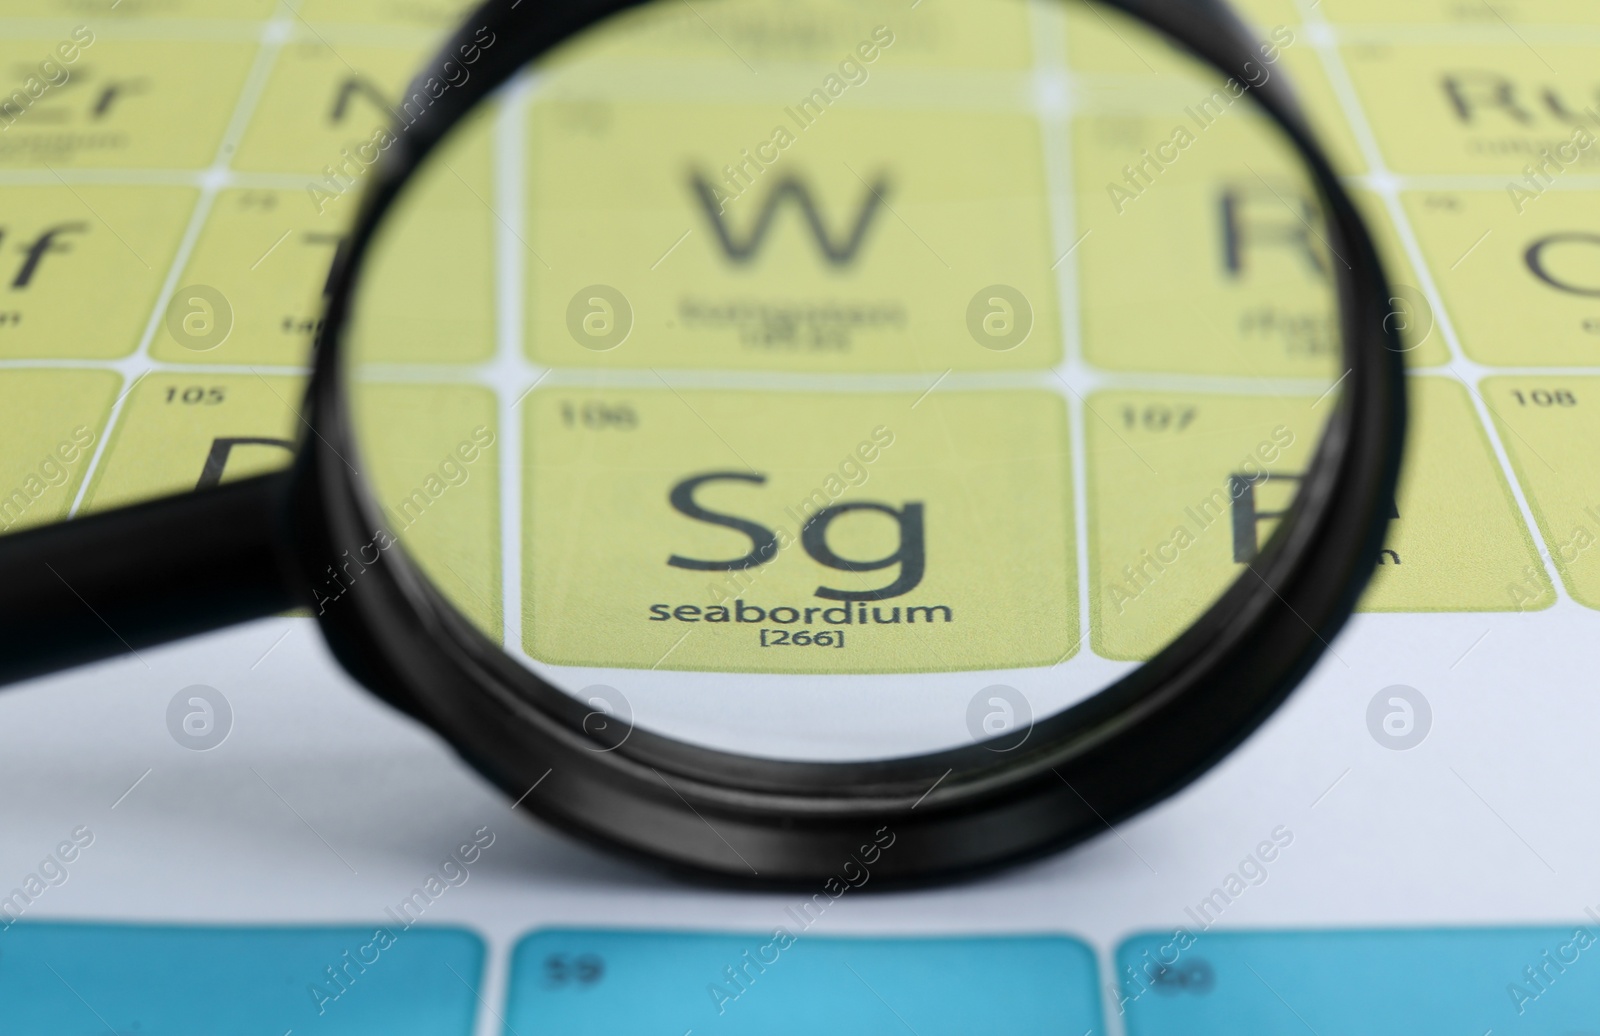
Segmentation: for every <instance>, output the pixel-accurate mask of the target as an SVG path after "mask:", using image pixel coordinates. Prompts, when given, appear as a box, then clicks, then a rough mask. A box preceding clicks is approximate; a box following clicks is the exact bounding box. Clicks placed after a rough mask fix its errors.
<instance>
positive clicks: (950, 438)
mask: <svg viewBox="0 0 1600 1036" xmlns="http://www.w3.org/2000/svg"><path fill="white" fill-rule="evenodd" d="M524 406H525V407H526V409H527V411H528V417H527V424H526V438H525V446H524V451H525V454H524V456H525V471H526V474H525V476H524V478H525V483H524V487H523V491H524V508H525V516H526V517H525V524H524V529H523V552H524V558H525V563H526V566H527V567H526V571H525V576H524V583H523V602H524V603H523V629H524V643H525V647H526V650H527V651H528V653H529V654H530V655H532V656H533V657H534V658H535V659H538V660H539V661H543V662H549V663H556V664H562V665H572V666H615V667H623V668H643V669H650V668H661V669H679V670H698V671H715V672H748V673H914V672H950V671H956V670H971V669H1004V668H1017V667H1026V666H1045V665H1051V664H1054V663H1056V662H1059V661H1061V660H1063V659H1064V658H1066V657H1069V656H1070V655H1071V654H1072V653H1073V651H1074V649H1075V648H1076V645H1077V641H1078V611H1077V593H1076V576H1075V571H1076V568H1075V566H1076V559H1075V557H1074V555H1075V550H1074V539H1073V521H1072V517H1071V511H1070V503H1069V493H1070V486H1071V473H1070V454H1069V444H1068V437H1067V421H1066V412H1065V406H1064V404H1063V402H1062V400H1061V398H1060V397H1058V396H1056V395H1054V394H1052V393H1048V392H1044V391H1037V390H1012V391H964V390H955V389H946V388H943V387H941V388H939V389H938V390H937V391H933V392H929V393H925V394H919V393H915V392H911V393H899V392H896V393H880V392H859V393H857V392H839V393H826V394H824V393H811V392H761V391H717V390H704V389H688V388H684V389H676V388H661V389H650V390H628V389H617V390H614V391H599V390H590V389H580V388H570V389H569V388H555V387H552V388H541V389H539V390H538V391H536V392H534V393H533V394H532V395H531V396H530V397H529V398H528V400H527V402H526V403H525V404H524Z"/></svg>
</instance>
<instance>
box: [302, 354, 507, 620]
mask: <svg viewBox="0 0 1600 1036" xmlns="http://www.w3.org/2000/svg"><path fill="white" fill-rule="evenodd" d="M356 398H357V401H358V409H357V414H358V419H359V420H360V422H361V427H362V434H363V435H364V436H366V437H368V438H369V439H370V441H372V442H373V443H374V444H375V445H374V448H372V449H371V450H369V451H367V452H366V454H365V456H366V460H365V461H364V463H365V465H366V468H365V470H364V471H363V472H362V474H363V476H364V477H365V478H367V479H368V480H370V486H371V490H372V497H373V502H374V503H375V504H376V505H377V507H378V512H379V517H380V518H381V523H379V524H377V525H375V526H374V527H373V528H372V529H370V530H366V529H364V530H362V535H361V536H360V537H359V538H358V539H357V541H356V542H354V543H346V544H340V545H339V546H340V547H341V548H342V551H343V552H342V554H341V555H340V556H341V558H342V559H343V560H342V561H341V563H340V564H338V565H337V566H336V567H335V568H333V569H332V570H330V571H328V572H327V573H325V574H324V578H323V579H322V580H321V581H320V582H317V583H314V584H313V587H312V589H313V590H314V591H315V593H316V599H317V604H318V607H319V608H323V609H327V608H333V607H338V602H339V600H340V599H341V598H343V597H344V595H345V593H346V592H347V591H348V590H349V589H350V588H352V587H354V586H355V585H356V584H357V583H358V582H359V580H360V579H361V578H362V576H363V574H364V573H365V570H366V566H368V565H371V564H372V563H373V562H374V561H376V560H377V558H378V557H379V555H381V554H382V553H383V552H385V551H387V550H389V549H391V548H392V546H393V545H394V544H395V543H396V542H398V543H401V544H404V546H405V549H406V552H407V554H408V555H409V556H410V557H411V558H412V559H413V560H414V561H415V562H416V563H417V565H418V566H419V567H420V568H421V569H422V571H423V572H424V573H425V574H426V575H427V577H428V578H429V579H430V580H431V581H432V582H433V585H434V586H435V587H437V588H438V589H439V590H440V591H441V592H442V593H444V595H445V596H446V597H448V598H449V599H450V601H451V603H453V604H454V605H455V606H456V607H457V608H458V609H460V610H461V612H462V613H463V614H465V615H466V616H467V617H468V618H470V619H471V620H472V621H473V622H474V623H476V624H477V626H478V628H479V629H482V630H485V631H486V632H487V633H488V634H489V635H490V636H491V637H492V638H493V639H495V640H496V641H498V640H499V639H500V633H501V629H502V624H503V619H502V614H503V612H502V602H501V594H500V587H501V564H500V494H501V486H500V451H499V445H500V444H499V425H498V419H497V416H496V411H497V407H498V402H497V400H496V398H495V394H494V392H493V390H491V389H488V388H484V387H482V386H478V385H450V384H432V385H430V384H381V385H380V384H370V385H365V386H363V387H362V389H361V391H360V392H359V393H358V394H357V397H356Z"/></svg>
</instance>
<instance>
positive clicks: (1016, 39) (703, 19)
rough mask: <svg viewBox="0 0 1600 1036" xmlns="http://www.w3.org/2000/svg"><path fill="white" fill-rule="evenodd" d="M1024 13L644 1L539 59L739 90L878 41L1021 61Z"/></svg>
mask: <svg viewBox="0 0 1600 1036" xmlns="http://www.w3.org/2000/svg"><path fill="white" fill-rule="evenodd" d="M322 2H323V3H327V2H329V0H322ZM340 2H341V3H344V4H351V3H354V2H357V0H340ZM364 2H382V0H364ZM1029 14H1030V12H1029V10H1028V9H1027V8H1026V7H1019V6H1017V5H1016V4H974V5H961V4H947V5H942V6H939V7H923V6H921V5H920V4H919V5H918V6H916V7H914V8H913V7H911V6H910V5H903V4H901V3H899V0H865V2H850V0H807V2H806V3H793V2H791V0H697V2H696V3H695V4H694V6H693V7H688V6H685V5H683V4H652V5H647V6H645V7H642V8H635V9H633V10H632V11H628V12H625V13H623V14H622V15H620V16H619V17H618V18H617V19H616V22H615V25H616V28H615V29H614V30H613V31H609V32H602V33H594V34H591V35H589V36H587V37H582V38H580V39H578V40H576V41H569V42H568V43H567V44H566V45H564V46H563V47H562V48H561V49H560V50H559V51H558V52H557V53H556V54H553V55H551V58H550V60H549V61H548V63H547V67H548V68H551V69H560V70H562V71H565V70H567V69H569V68H571V67H572V66H573V65H577V64H584V65H593V66H602V65H604V66H608V67H606V72H607V73H610V74H616V75H618V76H619V78H622V79H624V80H625V79H626V78H627V77H628V73H629V71H630V70H633V71H637V70H638V69H639V67H640V66H641V65H655V66H659V65H660V64H661V63H663V62H666V61H676V62H681V64H682V67H683V68H684V69H691V68H692V69H700V70H717V71H727V72H730V73H732V74H734V75H735V76H737V77H738V81H739V82H740V83H741V84H743V85H742V89H743V90H745V91H748V89H749V88H750V86H751V75H752V73H754V74H756V75H765V76H769V77H770V76H773V75H775V74H782V73H783V72H784V71H786V70H790V69H793V68H794V67H795V66H796V65H802V64H803V65H812V64H815V63H820V62H826V63H827V64H828V65H834V64H837V63H838V62H840V60H841V59H846V60H848V59H850V58H855V59H856V60H858V61H861V62H872V61H874V60H875V59H876V57H877V53H878V52H879V51H880V50H882V49H884V47H885V46H889V47H893V48H894V58H895V63H896V64H897V65H898V66H900V67H908V68H914V69H921V70H930V69H939V70H956V69H960V70H989V69H1023V68H1027V67H1028V66H1029V64H1030V58H1031V54H1032V41H1031V40H1030V38H1029ZM785 66H787V68H786V67H785ZM824 67H826V66H824ZM846 72H848V69H846Z"/></svg>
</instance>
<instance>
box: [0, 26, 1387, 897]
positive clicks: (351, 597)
mask: <svg viewBox="0 0 1600 1036" xmlns="http://www.w3.org/2000/svg"><path fill="white" fill-rule="evenodd" d="M1308 45H1309V44H1308V43H1306V42H1303V41H1299V40H1297V39H1296V37H1295V34H1294V32H1293V31H1292V30H1289V29H1286V28H1283V27H1279V28H1278V29H1276V30H1274V31H1273V32H1271V33H1270V34H1269V35H1265V36H1263V37H1262V38H1261V39H1260V40H1258V39H1257V38H1256V35H1255V34H1253V33H1248V32H1246V31H1245V30H1244V29H1243V28H1242V26H1241V25H1240V24H1239V23H1238V22H1236V21H1235V20H1233V19H1232V17H1231V16H1230V15H1228V13H1227V12H1226V11H1225V10H1224V9H1222V8H1221V7H1218V6H1214V5H1213V4H1210V3H1202V2H1199V0H1196V2H1193V3H1175V2H1174V3H1162V2H1155V0H1117V2H1110V0H1102V2H1094V3H1091V2H1088V0H1038V2H1032V3H1022V2H1017V0H968V2H964V3H961V4H953V3H947V2H944V0H923V2H920V3H912V4H903V3H899V2H895V3H887V2H877V0H873V2H860V3H842V2H832V0H814V2H808V3H805V4H779V3H770V2H765V0H695V2H694V3H692V4H691V3H685V2H683V0H673V2H665V0H663V2H655V3H626V2H619V0H597V2H585V3H573V4H564V5H535V4H516V3H509V2H503V0H495V2H491V3H489V4H486V5H485V6H483V7H482V8H480V9H479V10H477V11H476V12H474V13H473V14H472V16H471V17H470V18H469V19H468V20H467V21H466V23H465V24H464V25H463V27H462V28H461V30H460V31H459V32H458V33H457V34H456V35H455V37H454V38H453V39H452V40H451V41H450V42H449V44H448V45H447V46H446V47H445V48H444V49H443V50H442V51H441V52H440V54H439V55H438V56H436V57H435V58H434V59H433V60H432V61H431V62H430V64H429V65H428V66H427V67H426V68H425V69H424V70H423V71H422V73H421V74H420V75H419V76H418V77H417V78H416V79H415V80H414V81H413V83H412V84H411V85H410V87H409V88H408V89H407V91H406V94H405V96H404V98H403V100H402V101H401V103H400V104H399V105H397V106H396V108H395V109H394V112H393V114H394V122H393V124H392V126H391V127H390V128H389V129H388V131H387V132H386V133H383V134H380V135H379V136H378V137H375V138H374V139H375V145H374V146H375V147H376V148H377V149H378V150H379V151H381V152H382V154H381V158H380V159H379V160H378V162H377V165H376V166H375V167H374V169H373V170H372V171H371V173H370V174H369V175H370V178H371V179H370V183H369V184H368V186H367V189H366V192H365V195H364V202H363V205H364V207H363V208H362V210H361V215H360V218H359V220H358V222H357V225H356V228H355V230H354V232H353V233H352V235H351V236H350V237H349V238H348V239H347V240H346V241H345V242H344V246H343V247H342V249H341V259H340V260H339V262H338V264H337V265H336V268H335V272H334V277H333V282H332V284H333V288H332V291H331V296H330V304H329V308H328V311H327V314H326V322H325V325H324V330H323V332H322V335H321V338H320V342H319V346H318V349H317V351H316V355H315V360H314V371H313V376H312V379H311V385H310V389H309V393H308V396H307V399H306V402H305V406H304V409H303V411H302V412H301V417H302V420H303V429H302V430H303V434H302V437H301V442H300V445H299V449H298V453H297V456H296V461H295V463H294V465H293V468H292V469H291V470H290V471H288V472H285V473H281V474H276V475H270V476H258V477H253V478H247V479H241V480H238V481H233V482H228V483H225V484H223V485H221V486H219V487H216V488H211V489H207V490H204V491H198V492H195V493H191V494H188V495H184V496H181V497H171V498H167V499H161V500H156V501H153V502H150V503H145V504H140V505H136V506H132V507H128V508H124V509H121V510H117V511H111V512H105V513H101V514H97V515H91V516H89V517H85V518H81V519H75V520H73V521H69V522H65V523H61V524H58V525H53V526H49V527H46V528H42V529H36V530H32V531H29V532H25V533H19V534H16V535H12V536H8V537H4V538H0V572H3V573H4V575H5V579H6V581H7V583H8V585H9V592H8V593H7V594H6V596H5V598H4V602H3V604H0V615H3V618H0V624H3V628H4V629H5V630H6V635H5V640H6V646H5V648H4V651H3V658H0V675H3V677H4V678H5V679H8V680H18V679H22V678H25V677H28V676H31V675H35V674H39V673H43V672H46V671H49V670H52V669H56V668H60V667H64V666H67V665H72V664H78V663H82V662H86V661H90V660H93V659H96V658H104V657H108V656H111V655H115V654H118V653H121V652H125V651H128V650H131V649H136V648H139V647H142V646H145V645H149V644H154V643H158V642H162V641H166V640H171V639H174V638H177V637H182V636H188V635H193V634H197V633H200V632H203V631H206V630H210V629H215V628H219V627H222V626H225V625H228V624H231V623H236V622H241V621H245V620H248V619H251V618H256V617H261V616H267V615H271V614H274V613H278V612H281V611H285V610H289V609H293V608H301V607H303V608H309V609H310V610H311V611H312V612H314V613H315V614H316V615H317V617H318V621H319V623H320V625H321V628H322V629H323V631H324V633H325V635H326V638H327V642H328V644H329V645H330V647H331V648H332V650H333V652H334V653H335V655H336V656H337V657H338V658H339V660H340V661H341V662H342V663H343V664H344V665H345V666H346V667H347V668H348V669H349V671H350V672H351V673H352V674H353V675H354V676H355V677H356V678H357V679H358V680H360V681H361V682H362V683H363V684H365V685H366V686H367V687H368V688H370V689H371V690H372V691H373V692H374V693H376V694H377V695H379V696H380V697H381V698H383V699H384V700H385V701H387V702H389V703H390V704H392V705H393V706H395V707H396V708H399V709H401V710H403V711H404V712H406V713H408V714H409V715H411V716H412V717H414V718H415V719H417V720H418V721H419V722H421V723H424V724H426V725H427V726H429V727H431V728H432V729H433V730H435V731H437V732H438V734H439V735H440V736H442V737H443V738H444V739H445V740H446V741H447V742H449V744H450V745H451V746H452V747H454V748H455V749H456V751H458V752H459V753H460V754H461V755H462V756H463V757H464V758H465V759H466V760H468V761H469V762H470V763H471V764H472V765H473V766H474V767H476V768H477V769H478V771H479V772H481V773H482V774H483V775H484V776H485V777H487V778H488V779H489V780H491V781H492V782H494V783H495V784H496V785H497V786H499V787H500V788H501V789H502V790H503V791H504V792H505V793H506V794H507V795H508V796H509V797H510V798H511V799H513V800H514V801H516V802H517V803H518V804H519V805H520V806H521V807H522V808H525V809H526V810H528V811H529V812H531V813H534V814H537V815H538V816H539V817H541V818H543V819H544V820H546V821H548V822H550V823H552V824H554V825H555V826H557V827H559V828H561V829H563V830H565V831H567V832H570V833H572V834H574V835H577V836H579V837H581V838H584V839H586V840H589V841H591V842H595V843H598V844H601V845H603V846H606V847H608V848H610V849H613V850H617V851H620V852H623V853H628V854H632V855H635V856H639V857H643V858H647V859H649V860H653V861H657V862H659V863H662V864H665V865H668V866H670V867H673V868H676V869H679V870H682V871H686V872H692V873H696V874H700V875H710V876H713V877H715V878H718V879H721V880H727V881H742V882H751V883H775V884H783V883H795V882H802V883H812V882H818V881H824V880H826V879H828V878H830V877H832V876H835V875H837V874H839V873H840V872H841V868H843V867H845V866H846V865H847V864H848V863H849V861H852V860H854V861H857V863H858V864H859V863H863V862H870V864H871V870H872V873H873V875H874V877H876V878H879V879H880V880H881V881H883V882H894V881H912V880H935V879H945V878H951V877H957V876H961V875H965V874H968V873H971V872H974V871H979V870H983V869H986V868H992V867H995V866H999V865H1003V864H1007V863H1012V862H1015V861H1019V860H1023V859H1027V858H1030V857H1034V856H1037V855H1040V854H1043V853H1047V852H1050V851H1053V850H1056V849H1059V848H1061V847H1064V846H1068V845H1071V844H1073V843H1075V842H1078V841H1081V840H1083V839H1086V838H1089V837H1091V836H1093V835H1095V834H1097V833H1099V832H1102V831H1104V830H1105V829H1106V828H1107V827H1108V826H1109V825H1111V824H1114V823H1116V822H1117V821H1119V820H1121V819H1123V818H1125V817H1127V816H1129V815H1131V814H1133V813H1135V812H1137V811H1138V810H1141V809H1143V808H1144V807H1146V806H1148V805H1150V804H1152V803H1153V802H1156V801H1158V800H1160V799H1162V798H1163V797H1165V796H1167V795H1170V794H1172V793H1173V792H1174V791H1176V790H1177V789H1179V788H1181V787H1183V786H1184V785H1185V784H1186V783H1188V782H1189V781H1191V780H1193V779H1194V778H1195V777H1197V776H1198V775H1199V774H1201V773H1203V772H1204V771H1205V770H1206V769H1207V768H1208V767H1209V766H1211V765H1212V764H1213V763H1215V762H1216V761H1217V760H1219V759H1220V758H1222V757H1223V756H1224V755H1225V754H1226V753H1227V752H1228V751H1230V750H1231V749H1232V748H1233V747H1234V746H1235V745H1237V744H1238V743H1239V742H1240V741H1241V740H1242V739H1243V738H1244V737H1245V736H1246V735H1248V734H1249V733H1250V732H1251V731H1252V730H1254V729H1255V728H1256V727H1257V726H1258V725H1259V724H1260V723H1261V722H1262V721H1263V720H1264V719H1265V718H1266V716H1267V715H1269V714H1270V713H1271V712H1272V710H1273V709H1274V708H1276V707H1277V705H1278V704H1279V703H1280V702H1281V701H1282V700H1283V699H1284V697H1285V696H1286V695H1287V694H1288V692H1289V691H1290V689H1291V688H1292V687H1293V686H1294V685H1295V684H1296V683H1297V682H1298V681H1299V680H1300V679H1301V678H1302V677H1303V676H1304V675H1305V673H1306V672H1307V671H1308V670H1309V669H1310V668H1311V667H1312V665H1313V664H1314V663H1315V662H1316V660H1317V659H1318V657H1319V656H1320V655H1321V654H1322V652H1323V651H1324V650H1326V649H1327V646H1328V642H1329V641H1330V640H1331V639H1332V638H1333V637H1334V636H1335V634H1336V633H1337V631H1338V629H1339V628H1340V626H1341V625H1342V624H1343V622H1344V620H1345V619H1346V618H1347V617H1348V616H1349V614H1350V612H1351V610H1352V608H1353V607H1354V604H1355V602H1356V599H1357V597H1358V596H1359V594H1360V592H1361V590H1362V588H1363V586H1364V584H1365V582H1366V580H1367V578H1368V575H1369V573H1370V571H1371V569H1372V567H1373V564H1374V562H1375V560H1376V558H1377V555H1378V551H1379V549H1380V547H1381V545H1382V538H1383V535H1384V531H1385V527H1386V523H1387V520H1388V518H1389V517H1390V513H1391V508H1392V500H1393V493H1394V487H1395V480H1396V477H1397V472H1398V468H1399V459H1400V449H1401V443H1402V437H1403V429H1404V423H1405V403H1404V391H1403V383H1402V362H1401V360H1402V357H1401V349H1402V347H1401V345H1400V344H1399V340H1398V337H1397V334H1396V332H1395V328H1394V325H1395V322H1394V321H1393V320H1391V319H1389V318H1390V317H1391V313H1390V307H1389V305H1388V304H1387V300H1388V299H1389V298H1390V292H1389V290H1388V288H1387V285H1386V283H1385V281H1384V278H1383V275H1382V272H1381V269H1380V266H1379V263H1378V261H1377V259H1376V256H1375V253H1374V249H1373V245H1372V242H1371V240H1370V239H1369V236H1368V234H1367V232H1366V230H1365V229H1364V228H1363V226H1362V223H1361V221H1360V219H1359V218H1358V216H1357V214H1356V211H1355V209H1354V207H1353V205H1352V203H1351V201H1350V199H1349V197H1348V196H1347V195H1346V194H1345V192H1344V191H1343V189H1342V188H1341V187H1340V184H1339V182H1338V180H1337V178H1336V177H1335V175H1334V173H1333V172H1332V170H1331V169H1330V166H1329V163H1328V160H1327V159H1326V157H1325V156H1324V154H1323V152H1322V151H1321V150H1320V149H1319V147H1318V146H1317V145H1316V143H1315V142H1314V140H1313V139H1312V138H1311V136H1310V134H1309V132H1308V130H1307V129H1306V124H1305V122H1304V121H1303V119H1302V117H1301V115H1300V114H1299V113H1298V109H1297V108H1296V105H1295V102H1294V100H1293V95H1292V93H1291V91H1290V89H1289V86H1288V83H1287V80H1286V78H1285V76H1284V73H1283V71H1282V59H1283V54H1284V52H1285V51H1286V50H1289V49H1291V48H1292V47H1295V46H1308ZM869 857H870V860H869V859H868V858H869Z"/></svg>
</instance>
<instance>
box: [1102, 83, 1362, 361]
mask: <svg viewBox="0 0 1600 1036" xmlns="http://www.w3.org/2000/svg"><path fill="white" fill-rule="evenodd" d="M1248 103H1249V102H1248V101H1236V100H1230V98H1229V96H1228V94H1227V92H1226V91H1225V90H1223V89H1222V88H1220V87H1219V88H1218V89H1217V90H1216V91H1214V92H1206V90H1205V88H1203V87H1202V88H1201V89H1200V92H1199V93H1191V94H1189V95H1180V96H1177V97H1165V98H1163V99H1162V100H1161V101H1160V103H1159V104H1158V105H1157V110H1154V111H1152V112H1151V114H1149V115H1130V114H1121V115H1116V116H1104V117H1101V116H1092V117H1085V118H1082V119H1080V120H1078V122H1077V124H1076V127H1075V134H1074V151H1075V169H1076V173H1077V202H1078V222H1079V226H1080V233H1083V232H1089V233H1091V234H1092V236H1091V237H1089V238H1087V239H1086V240H1085V241H1084V243H1083V246H1082V248H1080V249H1079V250H1078V265H1079V269H1080V270H1081V272H1082V289H1081V301H1082V309H1083V337H1084V355H1085V357H1086V358H1087V359H1088V361H1089V362H1090V363H1092V364H1094V365H1095V366H1097V367H1103V368H1106V369H1109V370H1122V371H1150V372H1163V373H1184V374H1229V375H1248V376H1266V377H1313V378H1321V377H1324V376H1326V374H1327V373H1328V372H1329V371H1330V370H1332V369H1333V367H1334V365H1335V364H1336V363H1337V355H1338V347H1339V325H1338V314H1337V309H1336V306H1335V302H1336V297H1335V292H1334V286H1335V275H1336V272H1338V271H1339V270H1340V269H1341V267H1342V264H1344V262H1345V260H1344V258H1343V257H1341V256H1340V255H1339V252H1338V247H1337V245H1336V244H1335V243H1334V241H1333V237H1332V233H1331V231H1330V230H1329V229H1328V227H1327V223H1326V220H1325V216H1324V213H1323V211H1322V206H1321V203H1320V201H1319V200H1318V198H1317V196H1316V194H1315V192H1314V191H1313V190H1312V188H1311V186H1310V184H1309V182H1308V180H1307V179H1306V175H1305V173H1304V172H1303V171H1302V170H1301V169H1300V167H1299V165H1298V159H1296V158H1295V157H1294V156H1293V154H1292V153H1291V152H1290V151H1288V150H1287V147H1286V145H1285V144H1284V143H1283V142H1282V141H1281V140H1280V139H1278V138H1277V137H1276V136H1275V135H1274V134H1273V133H1272V132H1271V131H1270V130H1269V129H1268V127H1267V125H1266V123H1265V121H1264V119H1263V118H1262V117H1261V116H1260V115H1258V114H1255V113H1253V112H1250V111H1248V110H1245V109H1246V105H1247V104H1248ZM1165 108H1170V109H1171V110H1170V111H1166V110H1164V109H1165Z"/></svg>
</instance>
